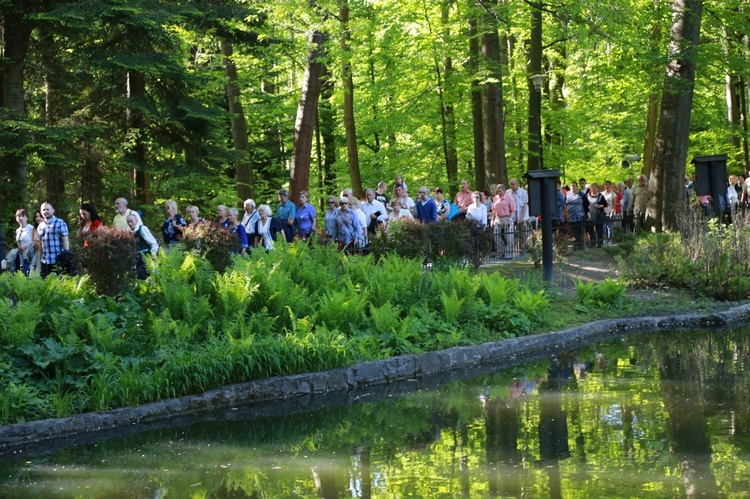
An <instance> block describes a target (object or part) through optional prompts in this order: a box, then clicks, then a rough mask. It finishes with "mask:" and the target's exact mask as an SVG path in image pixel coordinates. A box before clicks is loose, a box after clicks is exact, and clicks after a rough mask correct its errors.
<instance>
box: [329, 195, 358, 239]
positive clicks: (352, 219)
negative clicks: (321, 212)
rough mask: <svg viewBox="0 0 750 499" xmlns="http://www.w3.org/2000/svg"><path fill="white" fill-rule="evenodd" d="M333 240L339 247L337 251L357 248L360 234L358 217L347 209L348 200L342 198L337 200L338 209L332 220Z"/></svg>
mask: <svg viewBox="0 0 750 499" xmlns="http://www.w3.org/2000/svg"><path fill="white" fill-rule="evenodd" d="M333 226H334V230H333V240H334V241H336V243H337V244H338V246H339V250H343V249H345V248H347V247H350V246H351V247H354V248H356V247H357V246H358V242H359V237H360V234H361V233H362V227H361V226H360V223H359V217H358V216H357V214H356V213H354V212H353V211H352V210H351V209H350V208H349V199H348V198H345V197H342V198H341V199H339V209H338V211H337V213H336V217H335V218H334V225H333Z"/></svg>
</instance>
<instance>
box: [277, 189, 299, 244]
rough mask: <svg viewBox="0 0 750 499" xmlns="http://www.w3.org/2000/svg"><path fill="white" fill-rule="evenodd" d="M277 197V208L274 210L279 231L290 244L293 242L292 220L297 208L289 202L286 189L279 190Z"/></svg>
mask: <svg viewBox="0 0 750 499" xmlns="http://www.w3.org/2000/svg"><path fill="white" fill-rule="evenodd" d="M278 195H279V207H278V208H276V218H278V219H279V222H280V223H281V230H283V231H284V235H285V236H286V240H287V241H290V242H291V241H293V240H294V219H295V218H296V216H297V208H296V207H295V206H294V203H292V202H291V201H289V192H287V190H286V189H281V190H280V191H279V192H278Z"/></svg>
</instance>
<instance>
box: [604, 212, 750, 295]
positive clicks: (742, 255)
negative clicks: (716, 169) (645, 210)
mask: <svg viewBox="0 0 750 499" xmlns="http://www.w3.org/2000/svg"><path fill="white" fill-rule="evenodd" d="M749 257H750V229H749V228H748V220H747V219H746V218H743V217H742V216H741V214H737V216H736V217H735V219H734V221H733V224H732V225H729V226H726V225H723V224H719V223H718V222H717V221H716V220H714V219H709V220H706V219H705V218H704V217H703V216H702V214H701V213H699V212H692V211H691V212H688V213H687V214H686V217H685V220H684V222H683V230H682V232H681V233H670V234H650V235H646V236H644V237H641V238H639V239H638V240H637V242H636V244H635V245H634V247H633V250H632V252H631V253H630V254H629V255H627V256H626V257H618V258H619V261H620V263H621V266H622V270H623V277H624V278H625V279H626V280H627V281H628V282H630V283H631V284H633V285H634V286H640V287H665V286H669V287H676V288H687V289H690V290H692V291H693V292H694V293H696V294H700V295H704V296H709V297H712V298H715V299H718V300H737V299H743V298H747V297H748V296H750V261H749V260H750V258H749Z"/></svg>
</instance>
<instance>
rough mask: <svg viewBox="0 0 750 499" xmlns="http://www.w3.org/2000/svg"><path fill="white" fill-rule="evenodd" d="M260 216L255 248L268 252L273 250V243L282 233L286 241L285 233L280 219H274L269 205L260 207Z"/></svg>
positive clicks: (256, 223) (257, 224) (256, 229)
mask: <svg viewBox="0 0 750 499" xmlns="http://www.w3.org/2000/svg"><path fill="white" fill-rule="evenodd" d="M258 215H259V216H260V218H259V219H258V221H257V222H255V230H254V233H255V246H256V247H259V248H265V250H266V252H268V251H270V250H272V249H273V243H274V241H276V240H277V238H278V234H279V233H281V237H282V238H284V240H286V238H285V236H284V231H283V230H282V228H281V222H279V220H278V219H276V218H273V212H272V211H271V207H270V206H268V205H267V204H262V205H260V206H259V207H258Z"/></svg>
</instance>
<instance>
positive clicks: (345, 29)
mask: <svg viewBox="0 0 750 499" xmlns="http://www.w3.org/2000/svg"><path fill="white" fill-rule="evenodd" d="M339 19H341V30H342V32H341V52H342V55H341V59H342V61H341V73H342V76H343V81H344V130H345V132H346V157H347V163H348V164H349V179H350V181H351V184H352V185H351V187H352V193H353V194H354V195H355V196H356V197H357V198H358V199H360V198H362V178H361V177H360V174H359V151H358V150H357V128H356V126H355V124H354V79H353V78H352V65H351V62H350V58H351V47H350V46H349V43H350V40H351V33H350V32H349V2H348V0H339Z"/></svg>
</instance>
